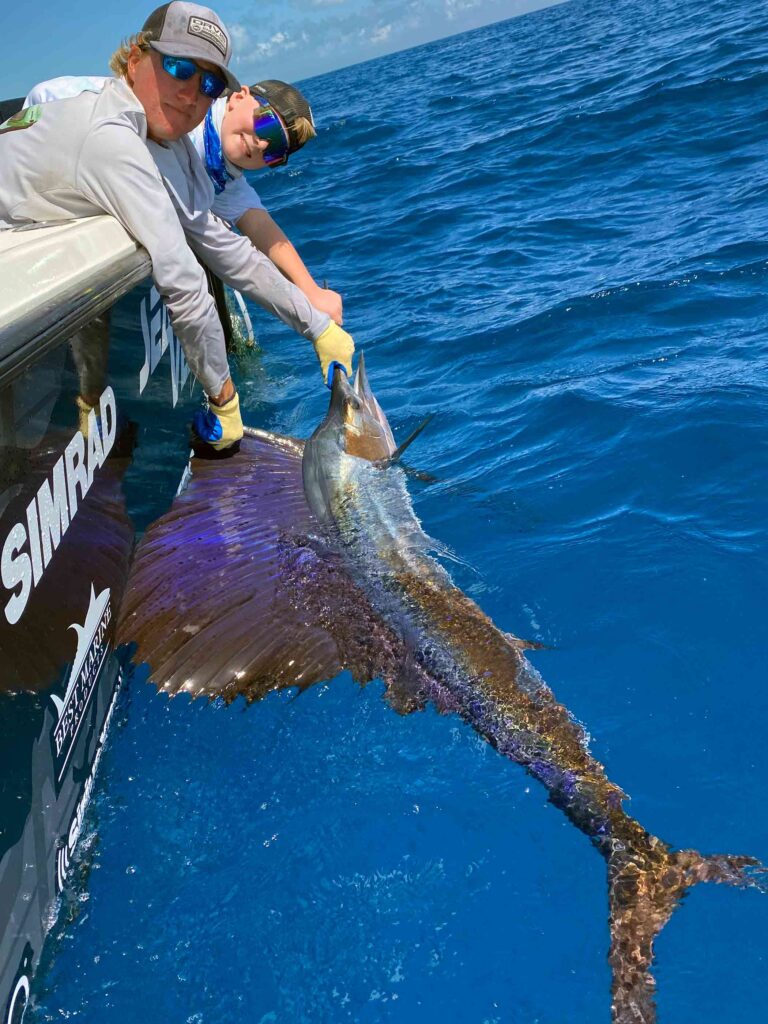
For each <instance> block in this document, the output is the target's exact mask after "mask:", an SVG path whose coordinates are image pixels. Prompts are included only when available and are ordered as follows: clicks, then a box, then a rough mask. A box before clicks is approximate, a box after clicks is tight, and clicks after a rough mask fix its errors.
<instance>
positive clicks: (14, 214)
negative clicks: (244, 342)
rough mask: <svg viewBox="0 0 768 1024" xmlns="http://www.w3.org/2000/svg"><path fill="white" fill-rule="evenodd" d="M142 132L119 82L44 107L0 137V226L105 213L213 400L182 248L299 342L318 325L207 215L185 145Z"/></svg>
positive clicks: (205, 319)
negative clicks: (138, 262)
mask: <svg viewBox="0 0 768 1024" xmlns="http://www.w3.org/2000/svg"><path fill="white" fill-rule="evenodd" d="M146 131H147V126H146V117H145V115H144V110H143V108H142V106H141V104H140V103H139V101H138V100H137V99H136V97H135V96H134V94H133V92H132V91H131V89H130V88H129V87H128V85H127V84H126V83H125V82H123V81H120V80H116V81H111V82H109V83H107V85H106V86H105V88H104V90H103V91H102V92H101V93H89V92H84V93H82V94H81V95H80V96H76V97H75V98H73V99H68V100H61V101H58V102H55V103H49V104H45V105H44V106H42V108H41V117H40V119H39V120H38V121H37V122H36V123H35V124H33V125H31V126H30V127H29V128H24V129H21V130H19V131H13V132H8V133H6V134H3V135H0V226H5V227H11V226H14V225H16V224H19V223H29V222H37V221H59V220H70V219H73V218H75V217H90V216H94V215H96V214H99V213H109V214H112V215H113V216H114V217H115V218H116V219H117V220H118V221H120V223H121V224H122V225H123V226H124V227H125V228H126V230H127V231H128V232H129V233H130V234H131V235H132V236H133V237H134V238H135V239H136V240H137V241H138V242H140V243H141V244H142V245H143V246H144V248H145V249H146V250H147V252H148V253H149V255H150V258H151V260H152V276H153V278H154V280H155V284H156V285H157V289H158V291H159V292H160V294H161V295H162V297H163V299H164V301H165V303H166V305H167V306H168V310H169V312H170V315H171V320H172V322H173V327H174V331H175V332H176V334H177V335H178V337H179V340H180V341H181V344H182V346H183V348H184V353H185V355H186V358H187V362H188V363H189V365H190V368H191V370H192V372H193V373H194V374H195V376H196V377H197V378H198V380H199V381H200V382H201V384H202V385H203V387H204V388H205V390H206V391H207V392H208V393H209V394H214V395H215V394H218V392H219V391H221V388H222V386H223V384H224V382H225V381H226V379H227V377H228V376H229V367H228V364H227V356H226V349H225V344H224V336H223V331H222V329H221V324H220V322H219V318H218V314H217V312H216V307H215V305H214V303H213V300H212V299H211V297H210V295H209V294H208V290H207V286H206V281H205V274H204V273H203V270H202V268H201V267H200V265H199V263H198V262H197V260H196V259H195V257H194V255H193V254H192V252H191V251H190V249H189V247H188V246H187V240H188V241H189V243H190V245H191V246H192V247H193V248H194V250H195V252H197V253H198V254H199V256H200V258H201V259H202V260H203V261H204V262H205V263H207V264H208V265H209V266H210V267H211V269H212V270H213V271H214V272H215V273H217V274H218V275H219V276H220V277H222V279H223V280H225V281H226V282H227V283H229V284H231V285H233V287H236V288H239V289H240V290H241V291H243V292H245V294H247V295H248V296H249V297H250V298H252V299H254V300H255V301H256V302H259V303H260V304H261V305H262V306H264V308H266V309H268V310H270V311H271V312H273V313H275V314H276V315H277V316H278V317H279V318H280V319H281V320H283V321H284V322H285V323H287V324H289V325H290V326H291V327H293V328H294V330H296V331H298V332H299V333H300V334H302V335H304V336H305V337H307V338H310V339H312V340H315V339H316V338H317V337H318V336H319V335H320V334H321V333H322V332H323V331H324V330H325V328H326V327H327V326H328V323H329V318H328V317H327V316H326V315H325V314H324V313H320V312H319V311H318V310H316V309H314V307H313V306H311V305H310V303H309V302H308V300H307V299H306V297H305V296H304V295H303V293H302V292H300V291H299V290H298V289H297V288H295V287H294V286H293V285H291V284H290V283H289V282H287V281H286V280H285V278H283V276H282V275H281V274H280V272H279V271H278V270H277V268H276V267H274V265H273V264H272V263H271V262H270V261H269V260H268V259H267V258H266V257H265V256H263V255H262V254H261V253H259V252H258V251H257V250H256V249H254V248H253V247H252V246H251V245H250V243H249V242H248V241H247V240H246V239H243V238H240V237H238V236H236V235H235V234H234V233H233V232H231V231H230V230H229V229H228V228H226V227H225V226H224V225H223V224H222V223H221V222H220V221H217V220H216V218H215V217H213V215H212V214H211V213H210V202H211V201H212V192H209V191H208V190H206V189H203V188H202V187H201V185H202V178H205V179H206V184H207V186H208V189H210V183H209V182H207V175H205V171H204V169H203V168H202V164H201V163H200V160H199V157H197V154H196V153H195V152H194V150H193V148H192V147H191V145H190V144H189V143H187V142H186V140H185V139H182V140H179V141H178V142H173V143H169V144H167V145H164V146H161V145H159V144H156V143H149V144H148V143H147V142H146ZM148 146H151V147H152V153H150V149H149V148H148ZM153 155H154V156H155V157H156V158H157V160H158V164H159V165H160V169H158V166H156V164H155V162H154V160H153V159H152V157H153ZM161 171H162V173H161ZM185 233H186V238H185Z"/></svg>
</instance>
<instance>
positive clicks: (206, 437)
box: [192, 387, 243, 454]
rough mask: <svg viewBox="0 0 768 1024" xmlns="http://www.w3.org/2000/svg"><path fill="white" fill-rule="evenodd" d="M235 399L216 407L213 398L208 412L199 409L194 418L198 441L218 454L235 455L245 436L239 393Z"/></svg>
mask: <svg viewBox="0 0 768 1024" xmlns="http://www.w3.org/2000/svg"><path fill="white" fill-rule="evenodd" d="M232 391H233V392H234V394H233V397H232V398H230V399H229V400H228V401H226V402H224V404H223V405H216V403H215V400H214V399H213V398H211V399H210V400H209V401H210V407H209V409H208V411H207V412H203V410H202V409H199V410H198V411H197V412H196V413H195V415H194V416H193V417H192V431H193V434H194V435H195V438H196V439H197V440H200V441H203V442H204V443H205V444H207V445H208V446H209V447H211V448H213V450H214V451H216V452H224V451H226V452H227V453H228V454H234V453H235V452H236V451H238V449H239V448H240V440H241V438H242V436H243V421H242V419H241V418H240V399H239V397H238V395H237V392H236V391H235V390H234V387H233V388H232Z"/></svg>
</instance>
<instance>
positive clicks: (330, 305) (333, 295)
mask: <svg viewBox="0 0 768 1024" xmlns="http://www.w3.org/2000/svg"><path fill="white" fill-rule="evenodd" d="M307 298H308V299H309V301H310V302H311V303H312V305H313V306H314V307H315V309H319V310H320V312H321V313H327V314H328V316H329V317H330V318H331V320H333V321H334V323H337V324H338V325H339V327H341V325H342V324H343V323H344V308H343V302H342V299H341V296H340V295H339V293H338V292H335V291H333V290H332V289H331V288H316V289H315V290H314V291H313V292H312V294H311V295H307Z"/></svg>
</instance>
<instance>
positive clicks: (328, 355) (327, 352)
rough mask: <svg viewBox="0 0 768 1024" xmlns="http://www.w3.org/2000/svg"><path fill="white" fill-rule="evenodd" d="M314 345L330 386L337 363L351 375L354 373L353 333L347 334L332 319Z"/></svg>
mask: <svg viewBox="0 0 768 1024" xmlns="http://www.w3.org/2000/svg"><path fill="white" fill-rule="evenodd" d="M313 345H314V346H315V353H316V354H317V358H318V359H319V360H320V372H321V373H322V375H323V380H324V381H325V383H326V384H327V385H328V387H330V386H331V384H332V383H333V370H334V366H335V364H337V363H338V365H339V366H340V367H341V368H342V370H344V372H345V373H346V375H347V376H348V377H349V375H350V374H351V373H352V353H353V352H354V351H355V343H354V341H353V340H352V335H351V334H347V332H346V331H345V330H342V328H341V327H339V325H338V324H336V323H334V322H333V320H331V322H330V323H329V324H328V326H327V327H326V328H325V330H324V331H323V333H322V334H321V335H320V337H319V338H318V339H317V341H314V342H313Z"/></svg>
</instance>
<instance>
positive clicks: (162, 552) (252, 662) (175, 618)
mask: <svg viewBox="0 0 768 1024" xmlns="http://www.w3.org/2000/svg"><path fill="white" fill-rule="evenodd" d="M301 453H302V444H301V442H298V441H293V440H291V439H281V438H278V437H276V436H274V435H263V436H258V437H254V436H246V437H245V438H244V440H243V443H242V446H241V451H240V452H239V453H238V454H237V455H235V456H233V457H232V458H230V459H226V460H222V461H206V460H202V461H201V460H194V461H193V464H192V478H191V481H190V483H189V485H188V487H187V488H186V490H185V491H183V492H182V493H181V494H180V495H179V496H178V497H177V498H176V500H175V501H174V503H173V506H172V507H171V509H170V511H169V512H168V513H167V514H166V515H165V516H163V517H162V518H161V519H159V520H157V521H156V522H155V523H154V524H153V525H152V526H151V527H150V528H149V530H148V531H147V533H146V534H145V536H144V539H143V540H142V542H141V544H140V545H139V548H138V550H137V553H136V557H135V560H134V564H133V567H132V571H131V576H130V579H129V584H128V590H127V593H126V597H125V600H124V602H123V607H122V612H121V617H120V623H119V629H118V641H119V642H121V643H132V644H134V645H135V649H134V650H135V653H134V657H133V660H134V661H135V662H136V663H140V662H146V663H148V664H149V666H150V671H151V678H152V680H153V681H154V682H155V684H156V685H157V686H158V687H159V688H160V689H162V690H165V691H166V692H168V693H180V692H187V693H190V694H192V695H193V696H199V695H206V696H209V697H212V696H222V697H224V698H226V699H232V698H234V697H236V696H237V695H239V694H242V695H244V696H245V697H246V698H248V699H258V698H259V697H261V696H263V695H264V694H265V693H267V692H269V691H270V690H273V689H280V688H283V687H290V686H299V687H306V686H309V685H311V684H312V683H315V682H318V681H320V680H324V679H332V678H333V677H334V676H336V675H338V673H339V672H340V671H341V670H342V668H344V667H346V666H345V659H344V658H342V656H340V654H339V647H338V644H337V641H336V639H335V638H334V636H333V635H332V631H331V629H329V626H330V627H334V628H335V626H336V623H335V622H334V621H333V620H332V618H331V617H330V614H329V613H328V612H327V611H326V612H325V613H323V609H324V608H325V609H329V608H331V607H332V606H333V602H334V595H333V593H332V592H329V590H328V588H333V587H336V588H338V589H342V586H341V584H340V582H339V580H340V575H341V570H340V569H339V568H338V566H334V565H333V564H332V554H331V553H325V552H323V551H322V550H320V551H318V550H316V549H315V547H314V546H313V544H312V543H311V542H310V541H309V540H308V535H309V534H310V533H311V531H312V530H313V528H314V527H315V526H316V524H314V523H313V521H312V516H311V513H310V511H309V508H308V506H307V503H306V500H305V498H304V491H303V485H302V479H301ZM350 587H351V584H349V581H347V580H344V581H343V589H344V590H345V591H346V592H347V602H349V601H351V600H352V598H351V597H350V594H349V591H350ZM323 614H325V619H324V618H323Z"/></svg>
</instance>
